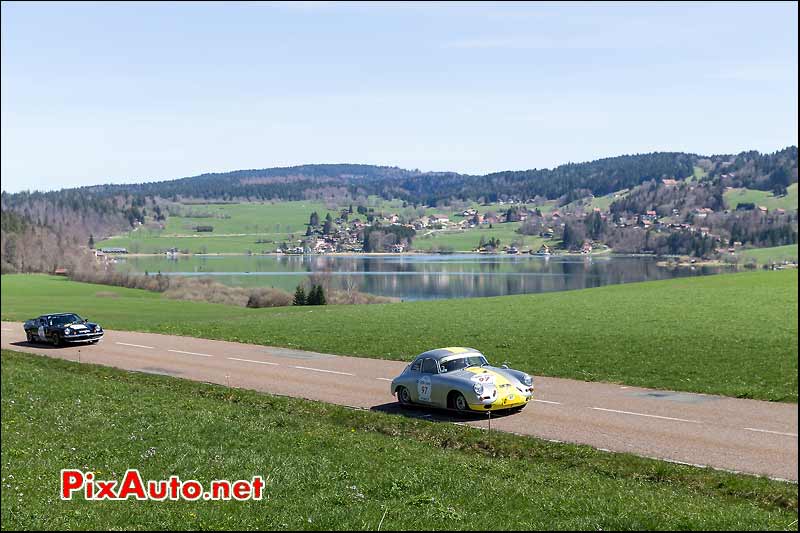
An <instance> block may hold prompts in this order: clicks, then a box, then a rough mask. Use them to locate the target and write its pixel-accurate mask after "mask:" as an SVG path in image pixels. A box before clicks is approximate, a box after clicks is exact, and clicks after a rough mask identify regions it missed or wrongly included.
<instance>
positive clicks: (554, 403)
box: [531, 398, 561, 405]
mask: <svg viewBox="0 0 800 533" xmlns="http://www.w3.org/2000/svg"><path fill="white" fill-rule="evenodd" d="M531 401H532V402H539V403H551V404H553V405H561V402H550V401H547V400H537V399H536V398H531Z"/></svg>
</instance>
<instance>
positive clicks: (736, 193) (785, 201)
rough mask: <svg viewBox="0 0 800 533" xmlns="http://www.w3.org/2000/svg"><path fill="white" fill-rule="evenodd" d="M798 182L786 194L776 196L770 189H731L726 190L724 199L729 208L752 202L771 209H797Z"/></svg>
mask: <svg viewBox="0 0 800 533" xmlns="http://www.w3.org/2000/svg"><path fill="white" fill-rule="evenodd" d="M797 198H798V196H797V183H793V184H792V185H790V186H789V187H788V190H787V194H786V195H785V196H777V197H776V196H775V195H773V194H772V193H771V192H769V191H758V190H755V189H731V190H728V191H725V194H724V199H725V205H726V206H727V207H728V209H736V206H738V205H739V204H741V203H749V202H752V203H754V204H756V205H757V206H758V205H763V206H764V207H766V208H767V209H769V210H773V209H779V208H780V209H786V210H787V211H790V210H795V211H796V210H797Z"/></svg>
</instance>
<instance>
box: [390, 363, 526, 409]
mask: <svg viewBox="0 0 800 533" xmlns="http://www.w3.org/2000/svg"><path fill="white" fill-rule="evenodd" d="M391 393H392V394H396V395H397V401H399V402H400V403H401V404H402V405H412V404H413V405H430V406H433V407H441V408H443V409H455V410H456V411H470V410H472V411H496V410H500V409H522V408H523V407H525V405H527V403H528V402H529V401H530V400H531V398H532V397H533V378H532V377H531V376H529V375H528V374H526V373H525V372H520V371H519V370H512V369H510V368H508V367H507V366H505V365H503V366H502V367H501V368H497V367H493V366H489V363H488V362H487V361H486V357H484V356H483V354H482V353H481V352H479V351H478V350H475V349H473V348H439V349H437V350H430V351H427V352H425V353H423V354H420V355H418V356H417V357H416V358H415V359H414V361H412V362H411V364H410V365H408V366H407V367H406V369H405V370H403V373H402V374H400V375H399V376H397V377H396V378H394V380H392V387H391Z"/></svg>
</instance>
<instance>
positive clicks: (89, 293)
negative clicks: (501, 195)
mask: <svg viewBox="0 0 800 533" xmlns="http://www.w3.org/2000/svg"><path fill="white" fill-rule="evenodd" d="M55 311H72V312H77V313H80V314H82V315H86V316H88V317H90V318H92V319H94V320H97V321H99V322H101V323H102V324H103V325H104V326H105V327H107V328H110V329H127V330H134V331H150V332H157V333H168V334H178V335H187V336H194V337H205V338H212V339H224V340H232V341H239V342H247V343H252V344H264V345H274V346H287V347H291V348H299V349H308V350H315V351H320V352H328V353H338V354H349V355H355V356H362V357H374V358H383V359H399V360H408V359H409V358H411V357H412V356H413V355H416V354H418V353H420V352H423V351H425V350H427V349H430V348H433V347H440V346H472V347H475V348H477V349H480V350H482V351H483V352H484V353H486V354H487V355H488V357H489V358H490V360H492V361H494V362H497V363H502V362H508V363H509V364H510V365H512V366H515V367H517V368H520V369H522V370H526V371H529V372H532V373H534V374H536V375H546V376H559V377H569V378H576V379H583V380H587V381H607V382H621V383H626V384H630V385H638V386H645V387H655V388H664V389H673V390H684V391H693V392H703V393H716V394H723V395H727V396H735V397H745V398H757V399H766V400H777V401H788V402H796V401H797V361H798V358H797V348H798V345H797V271H782V272H748V273H740V274H726V275H717V276H708V277H700V278H681V279H673V280H666V281H656V282H647V283H632V284H623V285H613V286H606V287H600V288H595V289H586V290H578V291H567V292H559V293H547V294H537V295H522V296H504V297H498V298H475V299H461V300H440V301H432V302H407V303H395V304H388V305H371V306H325V307H283V308H273V309H246V308H235V307H226V306H221V305H214V304H202V303H195V302H183V301H174V300H168V299H163V298H161V295H159V294H154V293H147V292H143V291H137V290H133V289H119V288H113V287H106V286H100V285H86V284H79V283H74V282H70V281H68V280H66V279H64V278H57V277H47V276H30V275H29V276H26V275H15V276H3V278H2V318H3V319H4V320H23V319H26V318H30V317H32V316H37V315H39V314H41V313H44V312H55Z"/></svg>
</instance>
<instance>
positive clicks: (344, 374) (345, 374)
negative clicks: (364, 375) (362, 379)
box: [292, 366, 355, 376]
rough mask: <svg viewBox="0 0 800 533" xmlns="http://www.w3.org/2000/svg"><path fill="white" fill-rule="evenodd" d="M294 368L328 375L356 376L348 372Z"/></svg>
mask: <svg viewBox="0 0 800 533" xmlns="http://www.w3.org/2000/svg"><path fill="white" fill-rule="evenodd" d="M292 368H297V369H298V370H311V371H312V372H325V373H327V374H340V375H342V376H354V375H355V374H350V373H348V372H337V371H336V370H323V369H321V368H308V367H307V366H293V367H292Z"/></svg>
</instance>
